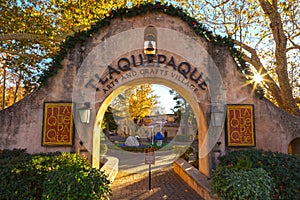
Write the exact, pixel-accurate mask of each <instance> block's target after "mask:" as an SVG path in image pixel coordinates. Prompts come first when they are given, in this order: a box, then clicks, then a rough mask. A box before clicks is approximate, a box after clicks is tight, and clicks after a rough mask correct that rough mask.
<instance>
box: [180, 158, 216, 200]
mask: <svg viewBox="0 0 300 200" xmlns="http://www.w3.org/2000/svg"><path fill="white" fill-rule="evenodd" d="M174 172H175V173H176V174H178V175H179V176H180V178H181V179H182V180H183V181H185V182H186V183H187V184H188V185H189V186H190V187H191V188H193V189H194V190H195V191H196V192H197V193H198V194H199V195H200V196H201V197H202V198H203V199H205V200H218V199H219V198H218V197H217V195H213V194H212V193H211V191H210V189H209V180H208V178H207V177H206V176H205V175H203V174H202V173H201V172H200V171H199V170H197V169H196V168H195V167H193V166H192V165H191V164H189V163H188V162H186V161H185V160H184V159H183V158H179V159H178V160H176V161H175V162H174Z"/></svg>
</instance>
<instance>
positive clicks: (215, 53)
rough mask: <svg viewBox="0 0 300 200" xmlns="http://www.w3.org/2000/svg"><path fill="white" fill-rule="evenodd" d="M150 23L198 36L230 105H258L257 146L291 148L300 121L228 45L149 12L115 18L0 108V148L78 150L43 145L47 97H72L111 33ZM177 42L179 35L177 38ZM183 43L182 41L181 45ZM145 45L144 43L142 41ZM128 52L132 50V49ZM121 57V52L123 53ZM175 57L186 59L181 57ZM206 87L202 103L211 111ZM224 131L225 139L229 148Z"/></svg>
mask: <svg viewBox="0 0 300 200" xmlns="http://www.w3.org/2000/svg"><path fill="white" fill-rule="evenodd" d="M148 25H153V26H155V27H162V28H168V29H173V30H176V31H178V32H180V33H184V34H186V35H188V36H189V37H191V38H193V39H195V40H196V41H197V42H198V43H199V44H201V46H202V47H204V48H205V49H206V50H207V51H208V52H209V53H210V55H211V56H212V58H213V59H214V62H215V64H216V65H217V66H218V68H219V71H220V73H221V76H222V79H223V82H224V86H225V87H224V89H225V90H226V93H227V103H229V104H254V110H255V130H256V148H259V149H266V150H272V151H280V152H284V153H287V150H288V144H289V142H291V141H292V140H293V139H294V138H296V137H300V122H299V121H300V120H299V118H297V117H293V116H291V115H289V114H288V113H286V112H284V111H282V110H280V109H278V108H277V107H275V106H274V105H273V104H271V103H270V102H268V101H267V100H261V99H258V98H257V97H255V95H254V94H253V92H252V91H251V87H250V86H245V85H244V83H245V81H244V79H243V78H242V75H241V74H240V72H239V71H238V70H237V67H236V64H235V62H234V60H233V58H232V57H231V56H230V53H229V51H228V50H227V49H226V47H217V46H214V45H211V44H209V43H207V42H205V41H204V40H203V39H202V38H199V37H197V36H196V35H195V33H194V32H193V30H191V29H190V27H189V26H188V25H187V24H186V23H185V22H183V21H181V20H180V19H178V18H175V17H170V16H167V15H165V14H158V13H148V14H147V15H143V16H138V17H135V18H131V19H123V20H121V19H115V20H113V21H112V22H111V25H110V26H109V27H106V28H103V29H102V30H100V31H99V33H98V34H96V35H94V36H93V37H92V38H90V39H88V40H87V41H86V42H84V43H81V44H80V43H79V44H77V45H76V47H75V48H74V49H72V50H71V51H70V52H69V54H68V56H67V57H66V58H65V60H64V61H63V66H64V67H63V69H60V70H59V72H58V73H57V75H55V76H53V77H52V78H51V79H49V81H48V84H47V86H45V87H42V88H40V89H38V90H36V91H34V92H33V93H32V94H30V95H28V96H27V97H26V98H24V99H23V100H22V101H20V102H18V103H16V104H15V105H13V106H11V107H9V108H7V109H5V110H2V111H1V112H0V119H1V120H0V149H13V148H26V149H27V150H28V152H30V153H33V152H50V151H58V150H59V151H75V150H76V148H77V146H78V141H77V140H78V137H77V136H76V137H75V145H74V147H43V146H41V140H42V124H43V121H42V120H43V103H44V102H73V101H74V99H72V95H73V84H74V78H75V76H76V73H77V72H78V69H79V68H80V66H81V63H82V61H83V59H84V58H85V57H86V56H87V55H88V54H89V52H91V51H92V50H93V48H94V47H96V46H97V45H98V44H99V43H101V42H102V41H103V40H105V39H106V38H109V37H110V36H113V35H116V34H118V33H121V32H123V31H126V30H131V29H134V28H143V27H146V26H148ZM174 43H176V40H174ZM178 45H180V44H178ZM141 48H142V44H141ZM129 51H132V50H130V49H129ZM120 56H121V55H120ZM116 59H117V58H116ZM175 59H178V60H180V59H182V58H180V57H178V58H176V57H175ZM207 95H208V94H207V92H206V94H205V95H204V96H203V100H202V102H200V107H201V108H202V110H203V111H204V114H205V116H209V113H208V110H209V99H208V97H207ZM224 138H225V137H224V131H223V135H222V136H221V138H220V141H221V145H220V148H221V149H222V151H225V141H224Z"/></svg>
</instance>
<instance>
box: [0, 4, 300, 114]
mask: <svg viewBox="0 0 300 200" xmlns="http://www.w3.org/2000/svg"><path fill="white" fill-rule="evenodd" d="M144 2H154V1H153V0H151V1H145V0H133V1H127V0H112V1H95V0H90V1H64V0H50V1H42V0H32V1H30V2H28V1H24V0H13V1H2V2H1V3H0V17H1V22H0V27H1V29H0V53H5V54H7V55H9V56H10V57H11V58H13V59H15V60H16V61H17V60H18V62H14V63H13V64H12V65H9V67H10V68H11V69H14V68H18V67H19V66H21V65H20V63H23V64H24V66H25V68H20V70H15V71H19V72H20V71H23V70H24V72H22V73H17V74H19V75H21V74H22V76H19V80H20V81H16V82H15V83H13V84H19V85H20V86H21V87H26V88H27V89H26V90H24V91H25V93H26V92H27V93H29V92H31V91H32V90H33V89H34V88H36V87H38V86H39V82H38V77H41V76H42V75H43V73H45V71H46V70H50V71H51V64H52V62H51V61H52V60H51V59H50V58H52V56H53V55H54V54H55V53H56V52H58V51H59V50H60V48H59V45H60V44H61V43H62V42H63V41H64V40H65V39H66V38H67V37H68V36H71V35H73V34H74V33H75V32H80V31H84V30H87V29H88V28H89V27H90V26H91V25H92V24H94V23H95V22H96V21H98V20H99V19H102V18H104V17H105V16H107V15H109V11H110V10H111V9H118V8H120V7H124V6H134V5H136V4H140V3H144ZM161 2H162V3H163V2H168V3H169V4H173V5H175V6H181V7H182V8H185V9H186V10H187V11H188V12H189V13H190V15H191V16H193V17H195V18H196V19H198V20H199V21H201V22H203V24H204V25H205V26H206V27H207V28H208V29H209V30H211V31H213V32H214V33H215V34H218V35H222V36H225V37H231V38H232V39H233V41H234V43H235V44H236V46H237V47H239V48H240V50H241V51H242V52H243V53H244V54H243V59H244V60H245V61H246V62H247V63H248V64H249V65H250V66H251V69H252V73H254V74H252V75H255V74H261V75H262V76H263V78H264V80H263V81H262V82H260V83H255V82H253V81H252V75H249V74H248V73H246V72H245V77H246V78H248V79H249V81H250V82H252V83H254V86H261V87H262V88H263V89H264V91H265V96H266V97H267V98H268V99H270V100H271V101H272V102H274V104H276V105H277V106H278V107H280V108H282V109H284V110H286V111H287V112H289V113H291V114H294V115H300V111H299V108H298V107H297V104H296V102H300V97H299V94H300V87H299V86H300V83H299V79H300V78H299V77H300V69H299V51H300V45H299V40H300V28H299V24H300V23H299V22H300V13H299V12H300V5H299V2H297V1H293V0H259V1H256V0H239V1H235V0H203V1H198V0H188V1H180V0H176V1H161ZM1 63H2V61H1ZM2 66H3V65H2ZM2 72H3V71H2ZM6 73H8V74H7V76H10V73H11V72H10V71H6ZM23 79H26V80H23ZM6 81H7V84H6V85H10V84H12V83H10V82H9V81H10V79H6ZM1 83H2V85H1V87H2V86H3V84H4V85H5V83H6V82H3V80H2V82H1ZM14 87H15V91H19V90H18V89H17V88H19V86H14ZM2 91H6V93H7V92H8V89H6V88H5V87H4V90H2ZM24 95H25V94H21V95H19V96H24ZM2 96H5V94H4V93H3V94H2ZM5 106H8V105H5Z"/></svg>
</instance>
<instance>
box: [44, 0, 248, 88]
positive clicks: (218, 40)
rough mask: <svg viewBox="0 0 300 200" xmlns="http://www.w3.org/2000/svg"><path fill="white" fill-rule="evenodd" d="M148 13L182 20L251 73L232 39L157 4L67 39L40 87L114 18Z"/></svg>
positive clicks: (113, 14) (120, 13)
mask: <svg viewBox="0 0 300 200" xmlns="http://www.w3.org/2000/svg"><path fill="white" fill-rule="evenodd" d="M147 12H162V13H166V14H167V15H170V16H174V17H179V18H180V19H181V20H183V21H185V22H186V23H187V24H188V25H189V26H190V27H191V28H192V29H193V30H194V31H195V33H196V34H197V35H198V36H200V37H202V38H204V39H205V40H206V41H208V42H210V43H213V44H215V45H219V46H227V47H228V49H229V50H230V52H231V55H232V56H233V57H234V58H235V60H236V62H237V66H238V69H239V70H240V71H241V72H242V73H244V74H249V73H250V71H249V69H248V66H247V65H246V63H245V61H244V60H243V59H242V52H240V51H239V50H238V49H236V48H235V47H234V43H233V40H232V39H231V38H228V37H221V36H219V35H217V36H216V35H214V34H213V33H212V32H211V31H208V30H207V29H206V28H205V27H204V26H203V25H202V24H201V23H199V22H198V21H197V20H196V19H194V18H192V17H190V16H188V14H187V12H185V11H184V10H183V9H182V8H178V7H174V6H172V5H168V4H161V3H159V2H157V3H155V4H152V3H146V4H141V5H137V6H135V7H132V8H119V9H116V10H111V11H110V12H109V14H108V15H107V16H106V17H105V18H104V19H102V20H100V21H99V22H97V23H96V24H94V25H92V26H91V28H90V29H88V30H86V31H80V32H77V33H75V34H74V35H73V36H69V37H67V38H66V40H65V42H64V43H62V44H61V46H60V51H59V52H58V54H57V55H56V56H54V57H53V65H52V66H51V67H50V68H49V69H47V70H46V71H45V72H44V74H43V75H42V76H41V77H40V79H39V84H40V86H43V85H46V83H47V80H48V78H49V77H51V76H52V75H54V74H56V73H57V71H58V69H59V68H62V63H61V62H62V60H63V59H64V58H65V56H66V55H67V52H68V50H70V49H72V48H74V47H75V45H76V44H77V43H78V42H84V41H86V39H88V38H90V37H92V36H93V35H94V34H95V33H97V32H98V31H99V30H100V29H101V28H103V27H107V26H109V25H110V21H111V20H112V19H114V18H121V19H123V18H130V17H135V16H138V15H143V14H146V13H147Z"/></svg>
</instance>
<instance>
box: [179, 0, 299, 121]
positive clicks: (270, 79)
mask: <svg viewBox="0 0 300 200" xmlns="http://www.w3.org/2000/svg"><path fill="white" fill-rule="evenodd" d="M196 2H198V1H187V2H182V1H180V2H179V1H177V3H178V4H179V5H181V6H183V7H185V8H186V9H187V10H188V11H189V12H190V13H191V15H192V16H194V17H195V18H197V19H198V20H200V21H202V22H203V23H204V25H205V26H207V27H208V28H209V29H210V30H212V31H213V32H214V33H215V34H221V35H223V36H227V37H231V38H232V39H233V40H234V43H235V44H236V45H237V46H238V47H239V48H240V50H241V51H242V52H243V53H244V54H243V59H244V60H245V61H246V62H247V63H248V64H250V65H251V67H252V68H251V69H252V73H254V74H260V75H261V76H263V81H262V82H261V83H255V82H254V86H257V85H258V84H260V85H261V86H262V87H263V88H264V91H265V93H266V97H267V98H268V99H270V100H271V101H272V102H273V103H275V104H276V105H277V106H278V107H280V108H282V109H284V110H286V111H287V112H289V113H291V114H293V115H300V111H299V107H297V104H296V100H295V99H299V94H300V93H299V90H300V88H299V78H300V69H299V51H300V45H299V41H300V28H299V24H300V4H299V2H295V1H292V0H269V1H267V0H259V1H255V0H239V1H234V0H225V1H224V0H205V1H202V2H198V3H196ZM246 77H247V78H249V79H250V81H252V80H251V78H252V77H253V76H249V75H246ZM252 82H253V81H252Z"/></svg>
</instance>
